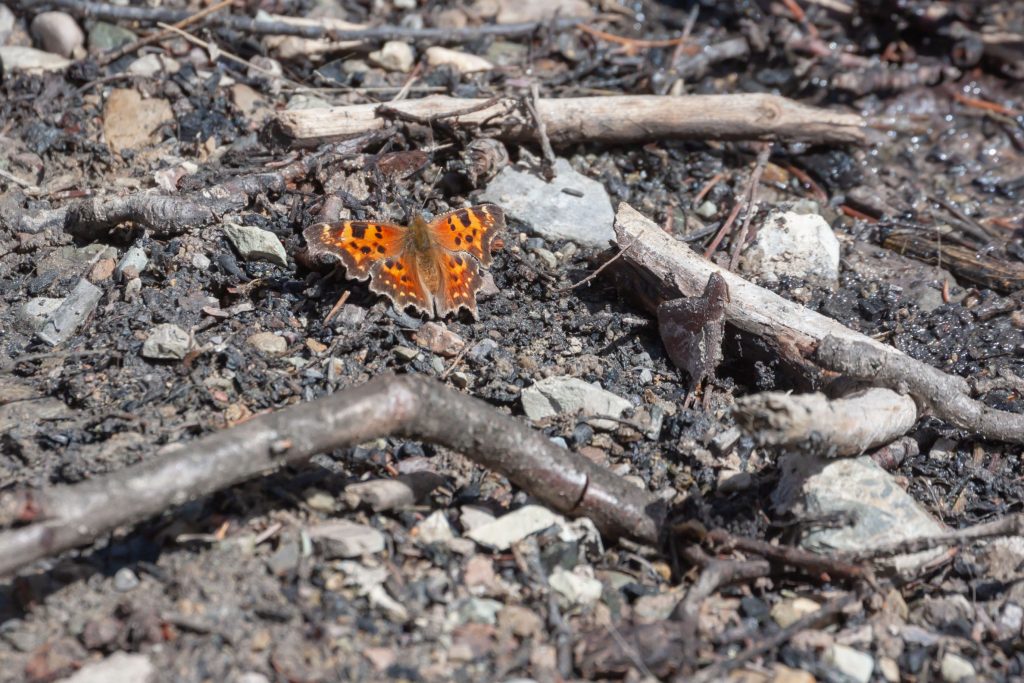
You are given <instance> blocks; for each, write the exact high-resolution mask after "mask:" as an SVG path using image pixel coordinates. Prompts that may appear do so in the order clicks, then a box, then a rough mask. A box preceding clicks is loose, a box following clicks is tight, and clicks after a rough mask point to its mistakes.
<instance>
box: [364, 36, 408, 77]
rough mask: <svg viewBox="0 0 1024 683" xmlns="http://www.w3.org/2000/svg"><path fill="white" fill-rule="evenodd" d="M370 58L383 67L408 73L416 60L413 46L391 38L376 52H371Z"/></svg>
mask: <svg viewBox="0 0 1024 683" xmlns="http://www.w3.org/2000/svg"><path fill="white" fill-rule="evenodd" d="M369 60H370V62H372V63H373V64H376V65H377V66H379V67H380V68H382V69H387V70H388V71H401V72H402V73H407V72H408V71H409V70H410V69H412V65H413V63H414V62H415V61H416V54H415V53H414V52H413V50H412V46H411V45H409V44H408V43H403V42H402V41H400V40H389V41H388V42H386V43H384V45H383V46H382V47H381V48H380V49H379V50H377V51H376V52H371V53H370V55H369Z"/></svg>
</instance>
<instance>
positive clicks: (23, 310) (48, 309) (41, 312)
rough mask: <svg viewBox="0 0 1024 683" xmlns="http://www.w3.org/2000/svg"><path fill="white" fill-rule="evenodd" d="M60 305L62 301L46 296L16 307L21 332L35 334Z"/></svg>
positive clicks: (34, 298)
mask: <svg viewBox="0 0 1024 683" xmlns="http://www.w3.org/2000/svg"><path fill="white" fill-rule="evenodd" d="M62 303H64V299H53V298H50V297H48V296H37V297H33V298H31V299H29V300H28V301H26V302H25V303H23V304H22V305H21V306H19V307H18V322H19V323H20V327H21V329H22V331H23V332H25V333H26V334H33V333H35V331H36V330H38V329H39V328H40V327H42V326H43V323H45V322H46V319H47V318H49V317H50V316H51V315H53V312H54V311H56V310H57V309H58V308H60V305H61V304H62Z"/></svg>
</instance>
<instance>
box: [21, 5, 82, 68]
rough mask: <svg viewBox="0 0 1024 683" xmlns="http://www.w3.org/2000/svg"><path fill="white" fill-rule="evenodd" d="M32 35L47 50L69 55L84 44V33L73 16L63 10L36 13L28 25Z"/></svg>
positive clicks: (63, 55)
mask: <svg viewBox="0 0 1024 683" xmlns="http://www.w3.org/2000/svg"><path fill="white" fill-rule="evenodd" d="M29 31H30V32H31V33H32V37H33V38H35V39H36V41H37V42H38V43H39V45H40V46H41V47H42V48H43V49H44V50H46V51H47V52H52V53H53V54H55V55H60V56H61V57H71V56H73V55H74V52H75V50H76V49H78V48H80V47H82V46H83V45H84V44H85V34H84V33H82V29H81V27H79V25H78V22H76V21H75V19H74V17H72V16H71V15H70V14H66V13H64V12H42V13H40V14H37V15H36V16H35V18H34V19H33V20H32V24H31V26H30V27H29Z"/></svg>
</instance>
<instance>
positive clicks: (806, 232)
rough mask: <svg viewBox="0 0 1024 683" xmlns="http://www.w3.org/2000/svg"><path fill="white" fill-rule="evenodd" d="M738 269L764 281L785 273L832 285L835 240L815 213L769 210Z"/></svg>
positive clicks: (836, 280) (835, 282)
mask: <svg viewBox="0 0 1024 683" xmlns="http://www.w3.org/2000/svg"><path fill="white" fill-rule="evenodd" d="M740 269H741V270H742V271H743V272H745V273H748V274H752V275H756V276H758V277H760V278H761V279H762V280H764V281H766V282H775V281H777V280H778V279H779V277H781V276H783V275H788V276H790V277H794V278H798V279H803V280H808V281H810V282H814V283H816V284H820V285H823V286H826V287H832V288H834V287H836V286H837V285H838V283H839V240H837V239H836V236H835V233H833V232H832V228H831V227H830V226H829V224H828V222H827V221H826V220H825V219H824V218H822V217H821V216H819V215H818V214H816V213H806V214H801V213H796V212H794V211H773V212H771V213H770V214H768V216H767V217H766V218H765V219H764V223H763V224H762V225H761V228H760V229H759V230H758V232H757V237H756V238H755V240H754V243H753V244H751V245H750V246H749V247H748V248H747V249H746V251H745V252H744V253H743V259H742V261H741V263H740Z"/></svg>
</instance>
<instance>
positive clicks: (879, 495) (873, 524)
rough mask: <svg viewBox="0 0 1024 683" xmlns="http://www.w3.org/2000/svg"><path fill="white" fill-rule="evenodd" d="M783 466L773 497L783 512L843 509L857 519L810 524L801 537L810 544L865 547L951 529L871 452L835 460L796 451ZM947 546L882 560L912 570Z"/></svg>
mask: <svg viewBox="0 0 1024 683" xmlns="http://www.w3.org/2000/svg"><path fill="white" fill-rule="evenodd" d="M779 469H780V471H781V473H782V476H781V478H780V480H779V485H778V487H777V488H776V490H775V491H774V492H773V493H772V500H773V502H774V504H775V505H776V506H777V507H778V508H779V510H780V511H781V512H789V513H794V514H795V515H796V516H797V517H798V518H804V519H822V518H831V517H833V516H837V515H841V516H844V517H850V518H851V519H852V522H851V523H850V524H847V525H843V526H839V527H835V528H813V529H810V530H808V532H807V533H806V535H804V537H803V538H802V539H801V542H800V545H801V546H802V547H804V548H805V549H807V550H811V551H814V552H819V553H824V554H832V553H835V552H836V551H861V550H868V549H870V548H873V547H876V546H879V545H885V544H889V543H893V542H896V541H900V540H903V539H907V538H919V537H928V536H936V535H938V534H941V533H943V532H944V531H945V527H944V526H943V525H942V524H940V523H939V522H938V521H936V520H935V519H933V518H932V516H931V515H929V514H928V512H927V511H926V510H924V508H922V507H921V506H920V505H918V504H917V502H916V501H915V500H914V499H913V498H912V497H911V496H910V495H909V494H908V493H907V492H906V491H904V490H903V488H902V487H900V486H899V484H897V483H896V481H895V480H893V478H892V476H891V475H890V474H889V473H887V472H886V471H885V470H883V469H882V468H881V467H879V466H878V465H877V464H876V463H875V462H874V461H873V460H872V459H871V458H870V457H867V456H862V457H859V458H843V459H840V460H835V459H830V458H827V457H816V456H810V455H802V454H795V453H794V454H789V455H786V456H783V457H782V458H780V460H779ZM944 552H945V548H942V547H940V548H935V549H932V550H926V551H922V552H920V553H915V554H913V555H898V556H896V557H893V558H890V559H886V560H879V561H878V563H879V564H881V565H882V566H883V567H888V568H890V569H895V570H896V571H899V572H901V573H903V572H912V571H914V570H915V569H916V568H917V567H920V566H921V565H922V564H924V563H927V562H929V561H931V560H934V559H936V558H938V557H939V556H941V555H943V554H944Z"/></svg>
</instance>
